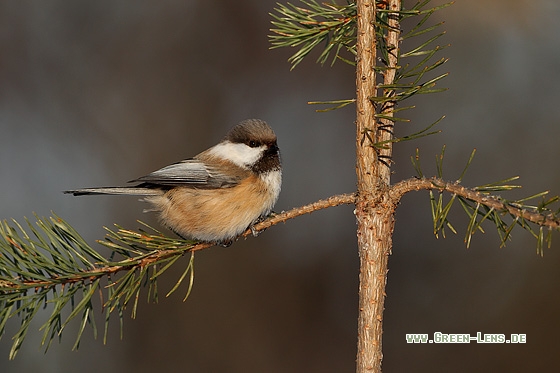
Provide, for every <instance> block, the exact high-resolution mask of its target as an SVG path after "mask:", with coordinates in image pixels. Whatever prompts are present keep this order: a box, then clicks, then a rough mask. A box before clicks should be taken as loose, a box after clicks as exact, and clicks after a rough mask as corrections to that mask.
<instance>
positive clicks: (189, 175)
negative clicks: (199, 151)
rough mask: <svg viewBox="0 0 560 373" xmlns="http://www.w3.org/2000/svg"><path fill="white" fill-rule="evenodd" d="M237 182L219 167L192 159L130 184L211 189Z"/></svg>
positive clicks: (230, 185) (238, 179)
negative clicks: (139, 183)
mask: <svg viewBox="0 0 560 373" xmlns="http://www.w3.org/2000/svg"><path fill="white" fill-rule="evenodd" d="M239 181H240V178H239V176H238V175H235V176H228V174H227V173H224V172H222V170H220V167H219V166H217V165H208V164H205V163H204V162H202V161H200V160H198V159H196V158H193V159H187V160H184V161H181V162H178V163H174V164H171V165H169V166H165V167H163V168H160V169H159V170H157V171H154V172H152V173H150V174H148V175H146V176H142V177H140V178H138V179H135V180H131V181H130V182H141V183H144V184H149V185H155V186H164V187H177V186H190V187H196V188H210V189H212V188H227V187H232V186H234V185H237V184H238V183H239Z"/></svg>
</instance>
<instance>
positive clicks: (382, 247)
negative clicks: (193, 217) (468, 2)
mask: <svg viewBox="0 0 560 373" xmlns="http://www.w3.org/2000/svg"><path fill="white" fill-rule="evenodd" d="M393 3H394V4H393ZM398 4H399V2H398V1H395V2H393V1H389V6H391V7H392V8H394V7H395V6H398ZM357 10H358V20H357V29H358V35H357V59H356V89H357V91H356V107H357V120H356V127H357V137H356V158H357V164H356V174H357V179H358V197H357V202H356V211H355V213H356V220H357V224H358V231H357V235H358V250H359V257H360V288H359V316H358V352H357V362H356V363H357V369H356V371H357V372H358V373H364V372H381V361H382V358H383V353H382V346H381V338H382V334H383V310H384V301H385V285H386V280H387V261H388V256H389V254H390V253H391V248H392V234H393V227H394V212H395V207H396V205H395V201H394V200H393V199H391V198H390V197H389V191H390V169H389V167H388V163H390V156H391V147H390V144H389V146H388V147H387V148H386V149H382V150H379V153H376V149H375V148H374V147H373V146H372V143H371V139H374V140H375V142H379V141H385V140H389V139H391V136H392V131H390V130H389V131H386V130H380V128H379V126H387V125H392V123H391V122H390V121H387V122H385V121H384V123H377V122H376V118H375V107H374V105H373V104H372V101H371V100H370V97H372V96H374V95H376V75H375V70H374V67H375V65H376V40H375V26H374V21H375V12H376V9H375V1H373V0H361V1H357ZM397 29H398V28H397ZM393 38H394V36H391V35H388V37H387V41H388V42H389V43H390V42H391V40H392V39H393ZM394 40H395V44H396V42H397V41H396V40H398V36H397V38H396V39H394ZM395 51H396V50H395ZM391 59H392V58H391ZM388 62H389V65H391V63H392V62H393V61H388ZM394 62H395V64H396V53H395V59H394ZM393 78H394V70H388V72H386V73H385V76H384V83H387V80H392V79H393ZM385 94H386V92H385ZM391 111H392V108H389V110H385V109H382V112H383V113H384V114H387V113H388V112H391ZM389 129H391V128H389ZM366 134H367V136H366ZM380 155H381V156H382V157H383V158H382V160H383V162H381V161H380V158H379V156H380Z"/></svg>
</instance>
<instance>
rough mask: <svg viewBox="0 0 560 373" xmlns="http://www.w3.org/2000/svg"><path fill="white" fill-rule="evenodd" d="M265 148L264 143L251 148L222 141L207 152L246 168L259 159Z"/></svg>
mask: <svg viewBox="0 0 560 373" xmlns="http://www.w3.org/2000/svg"><path fill="white" fill-rule="evenodd" d="M265 149H266V146H264V145H263V146H259V147H256V148H251V147H250V146H247V145H245V144H239V143H232V142H229V141H224V142H221V143H219V144H218V145H216V146H214V147H212V148H211V149H209V151H208V153H209V154H211V155H213V156H216V157H218V158H222V159H226V160H228V161H230V162H233V163H234V164H236V165H237V166H239V167H243V168H245V169H247V168H249V167H251V166H252V165H253V164H254V163H255V162H256V161H258V160H259V158H260V157H261V155H262V153H263V152H264V151H265Z"/></svg>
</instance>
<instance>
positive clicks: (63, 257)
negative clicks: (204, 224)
mask: <svg viewBox="0 0 560 373" xmlns="http://www.w3.org/2000/svg"><path fill="white" fill-rule="evenodd" d="M354 200H355V195H354V194H343V195H338V196H333V197H330V198H328V199H325V200H319V201H317V202H314V203H311V204H309V205H306V206H302V207H298V208H294V209H292V210H289V211H286V212H282V213H280V214H274V215H273V216H271V217H269V218H268V219H266V220H264V221H262V222H259V223H258V224H255V226H254V227H252V229H248V230H247V231H246V232H245V233H244V234H243V236H248V235H250V234H257V233H259V232H262V231H263V230H265V229H266V228H269V227H271V226H273V225H275V224H278V223H280V222H285V221H287V220H288V219H293V218H295V217H297V216H300V215H303V214H308V213H311V212H314V211H317V210H320V209H324V208H328V207H333V206H338V205H340V204H350V203H354ZM36 218H37V222H36V224H35V225H34V224H32V223H31V222H30V221H29V220H27V219H26V223H27V229H28V230H29V231H30V232H31V234H29V233H28V231H27V230H26V229H24V227H23V226H22V225H20V224H19V223H18V222H16V221H15V220H12V221H11V223H9V222H8V221H6V220H4V221H2V222H0V336H1V335H3V333H4V331H5V326H6V324H7V321H8V320H9V319H11V318H14V317H19V318H20V319H21V326H20V329H19V330H18V332H17V333H16V334H15V336H14V338H13V340H14V342H13V344H12V348H11V351H10V354H9V356H10V359H13V358H14V357H15V356H16V354H17V351H18V350H19V348H20V347H21V345H22V343H23V341H24V339H25V336H26V335H27V332H28V329H29V326H30V324H31V321H32V320H33V318H34V317H35V316H36V315H37V313H38V312H39V311H40V310H41V309H42V308H45V307H47V306H49V305H51V307H52V311H51V315H50V317H49V318H48V320H47V321H46V322H45V323H44V324H43V325H42V326H41V328H40V330H42V331H43V338H42V342H41V343H42V345H44V346H45V348H46V350H48V348H49V346H50V344H51V342H52V341H53V339H54V338H55V337H57V336H58V337H59V338H61V336H62V332H63V330H64V329H65V327H66V325H68V324H69V322H70V321H72V320H73V319H79V320H80V321H79V330H78V335H77V338H76V342H75V344H74V348H78V346H79V342H80V339H81V336H82V333H83V331H84V329H85V327H86V325H87V324H88V323H89V324H91V326H92V328H93V332H94V335H97V327H96V324H95V318H94V316H93V314H94V301H93V296H94V295H95V294H96V293H99V294H100V295H101V298H102V304H101V308H102V311H103V310H104V312H105V326H104V340H106V338H107V331H108V324H109V320H110V316H111V315H112V314H113V313H115V312H116V313H117V314H118V317H119V320H120V325H121V335H122V327H123V312H124V310H125V309H126V307H127V306H131V307H132V310H131V315H132V317H135V316H136V310H137V306H138V301H139V298H140V292H141V289H142V288H144V287H147V288H148V297H147V298H148V301H155V302H157V300H158V292H157V279H158V278H159V277H160V276H161V275H162V274H164V273H165V272H166V271H167V270H168V269H169V268H170V267H171V266H172V265H173V264H175V263H177V261H178V260H179V259H180V258H181V257H183V256H184V255H186V254H190V259H189V261H188V263H187V265H186V267H185V270H184V271H183V273H182V275H181V276H180V277H179V279H178V280H177V282H176V283H175V285H174V286H173V287H172V288H171V289H170V290H169V291H168V292H167V293H166V296H169V295H171V294H172V293H173V292H175V291H176V290H177V289H178V288H179V286H180V285H181V283H182V282H183V281H184V280H185V279H188V281H187V282H188V285H187V291H186V295H185V297H184V300H186V298H187V297H188V296H189V294H190V292H191V289H192V286H193V282H194V252H195V251H199V250H203V249H206V248H209V247H211V246H213V244H212V243H207V242H194V241H188V240H184V239H181V238H178V237H167V236H165V235H164V234H163V233H162V232H159V231H157V230H156V229H154V228H152V227H150V226H148V225H146V224H145V223H142V222H139V223H141V224H143V225H144V228H143V229H140V230H139V231H132V230H128V229H124V228H122V227H119V226H116V229H115V230H111V229H107V235H106V238H105V240H102V241H98V243H100V244H102V245H104V246H106V247H107V248H109V249H110V250H111V254H110V255H109V259H107V258H105V257H103V256H102V255H100V254H99V253H98V252H97V251H95V250H94V249H93V248H92V247H90V246H89V245H88V244H87V243H86V242H85V240H84V239H83V238H82V237H81V236H80V235H79V234H78V232H76V231H75V230H74V229H73V228H72V227H71V226H70V225H69V224H68V223H67V222H65V221H64V220H63V219H61V218H60V217H58V216H56V215H55V216H54V217H51V218H39V217H37V216H36ZM146 229H147V230H146ZM103 299H104V300H103ZM65 310H68V311H67V312H68V315H67V316H63V313H64V312H65Z"/></svg>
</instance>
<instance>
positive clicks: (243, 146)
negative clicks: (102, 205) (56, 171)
mask: <svg viewBox="0 0 560 373" xmlns="http://www.w3.org/2000/svg"><path fill="white" fill-rule="evenodd" d="M130 182H131V183H134V182H136V183H138V184H137V185H136V186H132V187H98V188H83V189H76V190H68V191H65V192H64V193H70V194H73V195H75V196H79V195H91V194H114V195H138V196H145V198H144V201H146V202H148V203H150V204H151V205H152V207H153V208H152V209H150V210H147V211H156V212H158V214H159V219H160V221H161V223H162V224H163V225H165V226H167V227H168V228H169V229H171V230H172V231H173V232H175V233H176V234H178V235H179V236H181V237H183V238H187V237H188V238H192V239H195V240H198V241H206V242H213V243H218V244H222V245H224V246H228V245H229V244H231V243H232V242H233V240H234V239H236V238H237V237H238V236H239V235H240V234H241V233H243V232H244V231H245V230H246V229H247V228H252V226H253V224H255V223H256V222H257V221H259V220H260V219H262V218H264V217H266V216H267V215H269V214H270V212H271V211H272V207H273V206H274V204H275V203H276V201H277V200H278V195H279V194H280V187H281V184H282V166H281V163H280V151H279V149H278V145H277V142H276V135H275V134H274V131H273V130H272V129H271V128H270V127H269V126H268V124H266V122H264V121H262V120H260V119H248V120H245V121H242V122H241V123H239V124H238V125H236V126H235V127H233V129H231V131H230V132H229V133H228V134H227V136H226V137H225V138H224V139H223V140H222V141H221V142H220V143H218V144H217V145H215V146H213V147H211V148H209V149H207V150H205V151H203V152H202V153H200V154H198V155H196V156H194V157H193V158H190V159H186V160H183V161H181V162H178V163H174V164H171V165H169V166H166V167H163V168H161V169H159V170H157V171H154V172H152V173H150V174H148V175H146V176H143V177H140V178H138V179H135V180H131V181H130Z"/></svg>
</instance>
